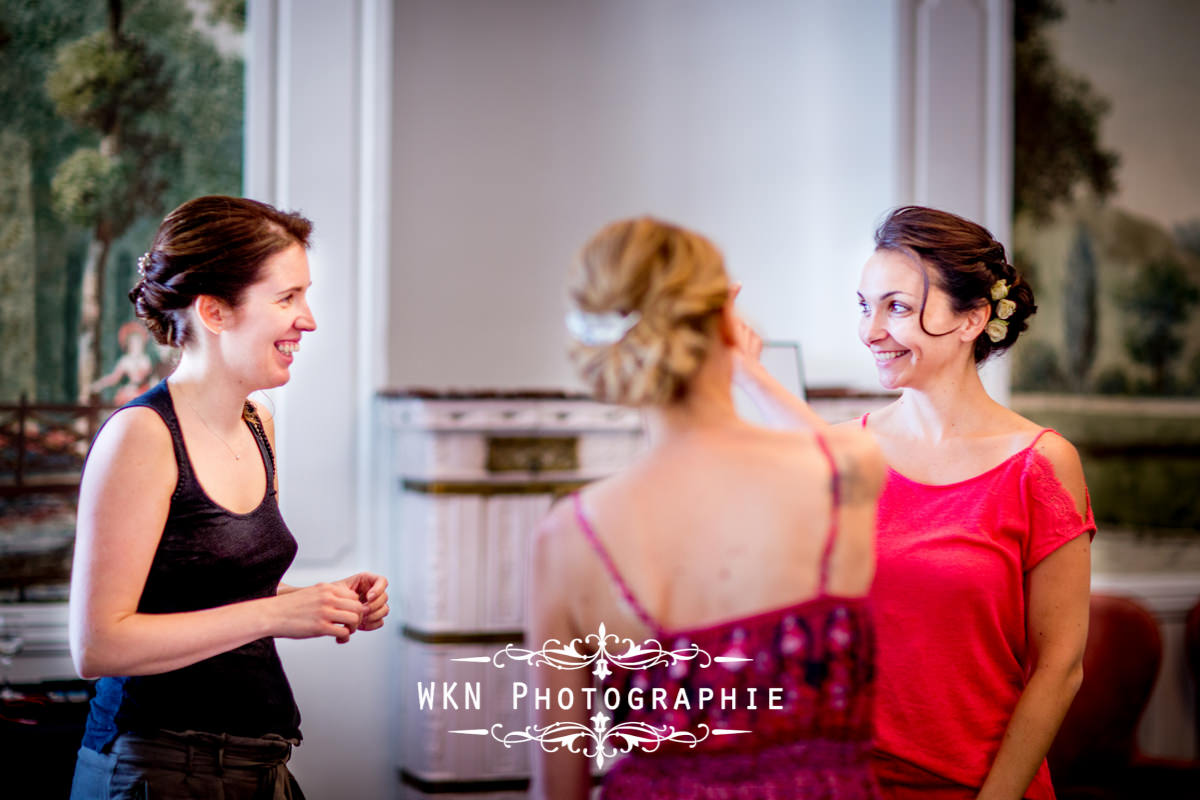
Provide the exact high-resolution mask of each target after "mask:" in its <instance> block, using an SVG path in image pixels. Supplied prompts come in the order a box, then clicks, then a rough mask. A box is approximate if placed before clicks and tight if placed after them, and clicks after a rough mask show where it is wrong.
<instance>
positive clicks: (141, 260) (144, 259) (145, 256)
mask: <svg viewBox="0 0 1200 800" xmlns="http://www.w3.org/2000/svg"><path fill="white" fill-rule="evenodd" d="M148 266H150V252H149V251H147V252H145V253H142V254H141V255H140V256H138V260H137V267H138V275H140V276H142V279H143V280H144V279H145V278H146V267H148Z"/></svg>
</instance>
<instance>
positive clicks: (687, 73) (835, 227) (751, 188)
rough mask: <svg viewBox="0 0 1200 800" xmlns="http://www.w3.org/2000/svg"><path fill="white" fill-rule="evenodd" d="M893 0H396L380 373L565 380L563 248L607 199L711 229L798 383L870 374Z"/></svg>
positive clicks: (891, 199) (450, 381) (893, 183)
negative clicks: (799, 355) (800, 363)
mask: <svg viewBox="0 0 1200 800" xmlns="http://www.w3.org/2000/svg"><path fill="white" fill-rule="evenodd" d="M896 16H897V11H896V6H895V5H894V4H891V3H880V2H878V0H856V1H855V2H838V3H832V2H826V0H811V1H810V2H798V1H797V0H753V1H752V2H738V3H730V2H726V0H654V1H649V2H648V1H647V0H605V2H555V1H554V0H505V2H499V3H496V2H493V3H488V2H478V0H417V1H416V2H405V3H401V4H400V5H399V6H398V7H397V8H396V12H395V17H396V41H395V53H396V80H395V104H394V113H395V122H394V125H395V127H394V132H393V142H394V148H393V171H392V175H393V178H394V185H393V194H392V199H393V203H392V228H391V237H392V238H391V241H392V249H391V254H392V255H391V274H392V277H393V282H392V291H391V304H390V309H391V315H390V326H389V327H390V332H391V333H390V336H389V344H390V353H389V360H388V381H389V382H390V383H391V384H392V385H396V386H411V385H432V386H457V387H462V386H504V387H529V386H539V387H541V386H562V385H573V384H574V379H573V375H572V374H571V371H570V369H569V366H568V364H567V362H566V360H565V358H564V338H563V333H562V313H563V311H564V309H565V294H564V290H563V286H564V277H565V274H566V271H567V268H568V265H569V263H570V261H571V258H572V257H573V255H574V253H575V251H576V250H577V248H578V247H579V246H580V245H581V244H582V243H583V241H584V240H585V239H586V237H587V236H588V235H589V234H591V233H592V232H593V231H594V230H596V229H597V228H599V227H600V225H602V224H603V223H605V222H608V221H609V220H612V219H614V218H617V217H621V216H627V215H633V214H640V213H647V212H648V213H652V214H656V215H660V216H663V217H666V218H669V219H673V220H676V221H678V222H680V223H682V224H684V225H687V226H691V227H694V228H697V229H699V230H700V231H702V232H705V233H707V234H708V235H710V236H711V237H712V238H713V239H715V240H716V242H717V243H718V244H719V245H720V246H721V247H722V248H723V249H724V251H725V254H726V257H727V261H728V264H729V267H730V270H731V271H732V272H733V274H734V275H735V276H736V277H737V278H738V279H740V280H742V281H743V282H744V283H745V285H746V288H745V290H744V291H743V293H742V298H743V303H744V307H745V309H746V312H747V313H748V315H749V316H750V317H751V318H752V319H754V320H755V321H757V322H758V323H759V324H760V325H761V328H762V330H763V332H764V333H765V334H766V336H767V337H768V338H773V339H792V340H795V339H798V340H800V341H801V342H803V343H804V345H805V349H804V359H805V364H806V367H807V371H808V378H809V382H810V384H823V385H829V384H845V383H851V384H855V385H860V386H868V387H870V386H875V380H874V368H873V367H872V366H871V364H870V361H869V359H868V358H867V357H866V355H865V353H864V352H863V348H862V347H861V346H860V345H859V344H858V343H857V339H856V337H855V321H856V320H855V308H856V306H855V301H854V288H855V286H856V285H857V280H858V269H859V267H860V265H861V263H862V261H863V260H864V259H865V257H866V256H867V255H868V254H869V252H870V237H871V234H872V231H873V227H874V225H875V223H876V222H877V220H878V218H879V216H880V215H881V213H882V212H884V211H885V210H886V209H887V208H888V207H889V206H890V205H892V204H894V203H895V202H896V198H897V194H898V190H899V189H898V185H897V177H896V176H897V170H896V163H895V162H896V158H897V149H896V147H895V129H896V114H897V110H896V107H895V102H896V101H895V95H896V91H895V77H894V65H895V63H896V61H897V54H896V49H897V43H896V35H895V23H896Z"/></svg>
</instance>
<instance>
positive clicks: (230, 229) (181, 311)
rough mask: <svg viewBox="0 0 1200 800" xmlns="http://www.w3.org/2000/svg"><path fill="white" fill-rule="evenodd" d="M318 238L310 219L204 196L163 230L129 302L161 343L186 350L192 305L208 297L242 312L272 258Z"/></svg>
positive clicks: (145, 259)
mask: <svg viewBox="0 0 1200 800" xmlns="http://www.w3.org/2000/svg"><path fill="white" fill-rule="evenodd" d="M311 233H312V223H311V222H309V221H308V220H307V219H305V218H304V217H302V216H300V215H299V214H295V213H291V212H286V211H280V210H278V209H276V208H274V207H272V206H269V205H267V204H266V203H260V202H258V201H257V200H248V199H246V198H243V197H224V196H220V195H210V196H207V197H197V198H196V199H195V200H189V201H188V202H186V203H184V204H183V205H181V206H179V208H177V209H175V210H174V211H172V212H171V213H170V214H168V215H167V216H166V218H165V219H164V220H163V221H162V224H161V225H159V226H158V232H157V233H156V234H155V235H154V243H153V244H152V245H151V246H150V250H149V252H147V253H146V255H144V256H142V258H141V259H140V260H139V262H138V263H139V266H138V272H139V276H138V282H137V283H136V284H134V287H133V289H132V290H130V292H129V299H130V300H131V301H132V302H133V307H134V311H135V313H136V314H137V315H138V317H140V318H141V319H142V321H143V322H145V323H146V327H147V328H148V329H149V330H150V333H152V334H153V335H154V338H155V340H156V341H158V343H159V344H164V345H171V346H174V347H182V346H183V345H185V344H187V343H188V342H189V341H190V339H191V331H190V330H188V324H187V320H188V317H187V309H188V307H189V306H191V304H192V301H194V300H195V299H196V298H197V297H199V296H200V295H209V296H211V297H215V298H217V299H219V300H221V301H223V302H225V303H227V304H228V305H229V306H230V307H233V308H236V307H237V306H238V305H239V304H240V303H241V300H242V296H243V294H244V293H245V291H246V289H247V288H248V287H249V286H251V285H252V284H254V283H255V282H256V281H258V280H259V279H260V278H261V277H262V271H263V264H264V263H265V262H266V260H267V259H268V258H270V257H271V256H273V255H275V254H276V253H279V252H281V251H283V250H286V249H287V248H288V247H291V246H292V245H295V244H299V245H301V246H302V247H305V248H307V247H308V237H309V235H310V234H311Z"/></svg>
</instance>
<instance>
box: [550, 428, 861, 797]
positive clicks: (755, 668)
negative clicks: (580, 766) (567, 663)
mask: <svg viewBox="0 0 1200 800" xmlns="http://www.w3.org/2000/svg"><path fill="white" fill-rule="evenodd" d="M818 441H819V443H820V444H821V448H822V451H823V452H824V453H825V455H826V457H827V458H829V460H830V464H831V466H832V464H833V461H832V458H830V456H829V451H828V449H827V448H826V446H825V443H824V442H823V441H821V440H818ZM833 486H834V491H835V494H834V508H835V509H836V508H837V504H838V498H837V495H836V487H837V480H836V473H835V477H834V480H833ZM574 501H575V512H576V517H577V520H578V522H579V525H580V527H581V529H582V530H583V532H584V534H585V536H586V537H587V539H588V541H589V542H590V543H591V544H592V546H593V547H594V548H595V550H596V551H597V553H598V554H599V556H600V558H601V560H602V561H603V562H604V564H605V565H606V567H607V568H608V570H609V572H610V573H611V575H612V577H613V580H614V581H615V582H616V584H617V586H618V587H619V588H620V589H621V591H622V593H623V595H624V596H625V599H626V600H627V601H628V602H629V604H630V606H631V607H632V608H633V609H634V611H635V612H636V613H637V614H638V616H639V617H640V618H641V620H642V621H643V622H644V623H645V624H646V625H647V627H649V629H650V630H652V631H654V638H655V639H656V640H657V641H658V642H659V643H661V645H662V647H663V648H664V649H665V650H671V651H684V650H686V649H688V648H689V647H691V646H692V645H695V646H696V647H698V648H699V649H700V650H701V651H704V653H706V654H708V655H709V656H711V657H712V658H711V659H710V660H709V663H708V664H707V666H705V665H704V661H705V659H703V658H697V659H690V660H679V661H676V662H675V663H673V664H668V665H664V666H656V667H651V668H648V669H625V668H622V667H619V666H617V667H614V668H613V672H612V674H611V676H610V677H609V678H608V679H607V680H606V681H605V682H604V688H605V690H607V688H608V687H615V688H616V689H617V690H618V691H619V692H620V693H621V695H622V697H629V696H631V695H630V690H631V689H640V690H641V691H640V692H639V693H636V694H637V695H638V696H639V697H641V698H644V702H643V703H641V705H642V707H641V708H640V709H633V708H627V709H625V710H623V711H622V712H619V713H618V718H617V720H616V722H617V723H626V722H634V723H644V724H646V725H650V726H654V727H655V728H656V729H658V730H660V731H664V732H668V733H669V732H671V731H672V730H674V731H677V732H678V731H685V732H690V733H694V734H698V736H697V738H700V741H699V742H697V743H695V744H694V745H690V742H688V741H665V742H663V743H662V744H660V745H659V746H658V747H657V748H656V749H654V748H652V746H649V747H647V746H642V747H634V748H633V749H632V750H631V752H630V753H629V755H627V756H625V757H624V758H622V759H621V760H620V761H619V762H618V763H617V764H616V765H615V766H614V767H613V768H612V769H611V770H610V771H609V772H608V774H607V775H606V776H605V779H604V786H603V792H602V796H603V797H604V798H607V799H608V800H616V798H639V800H643V799H644V800H668V799H670V800H775V799H776V798H779V799H780V800H782V798H795V799H797V800H799V799H803V800H877V798H879V796H880V795H879V789H878V787H877V786H876V783H875V779H874V777H873V776H872V774H871V771H870V769H869V767H868V763H869V755H870V752H871V744H872V708H873V694H874V688H873V687H874V679H875V674H874V673H875V659H874V647H875V639H874V629H873V627H872V622H871V614H870V610H869V607H868V601H867V600H866V599H865V598H861V597H840V596H835V595H831V594H828V593H827V592H826V590H825V586H826V578H827V573H828V562H829V557H830V554H831V552H832V550H833V543H834V540H835V539H836V536H837V529H836V515H835V516H834V518H833V519H834V521H833V522H832V523H831V526H830V531H829V534H828V537H827V540H826V544H825V552H824V555H823V557H822V562H821V571H820V591H819V594H818V595H817V596H816V597H814V598H811V599H809V600H805V601H803V602H799V603H794V604H792V605H789V606H786V607H784V608H776V609H771V610H767V611H763V612H761V613H758V614H754V615H752V616H748V617H742V618H739V619H733V620H728V621H724V622H719V623H717V624H714V625H709V626H705V627H700V628H692V629H688V630H675V631H668V630H664V629H663V628H662V626H660V625H659V624H658V623H657V622H655V620H654V619H653V617H651V616H650V615H649V614H648V613H647V612H646V610H645V608H644V607H643V606H642V605H641V604H640V603H639V602H638V600H637V598H636V597H634V596H633V593H632V592H631V591H630V589H629V587H628V585H627V584H626V583H625V580H624V579H623V578H622V577H621V575H620V573H619V572H618V571H617V569H616V566H615V564H614V563H613V561H612V559H611V558H610V557H609V555H608V552H607V551H606V550H605V548H604V545H603V544H602V543H601V542H600V540H599V538H598V537H597V536H596V533H595V531H594V529H593V528H592V526H591V525H590V524H589V522H588V521H587V519H586V517H585V516H584V513H583V509H582V506H581V505H580V503H579V499H578V496H576V497H575V498H574ZM718 657H724V658H734V659H739V660H733V661H720V660H717V659H718ZM660 689H661V690H665V695H659V696H660V697H665V698H668V699H669V702H667V703H665V706H666V707H665V708H663V707H652V705H653V704H652V702H651V698H652V697H653V696H654V695H653V693H654V692H655V690H660ZM751 689H754V690H755V691H754V693H753V697H754V700H753V701H749V700H748V698H749V697H751V693H750V691H749V690H751ZM681 692H682V693H683V695H684V697H686V700H685V701H684V702H683V703H680V702H679V700H680V693H681ZM723 692H724V693H725V694H724V695H723V694H722V693H723ZM710 693H711V694H710ZM731 693H732V694H731ZM729 696H732V697H734V698H736V701H735V702H733V703H722V702H721V699H722V698H723V697H729ZM704 697H711V698H713V699H712V700H709V702H707V703H706V704H702V703H701V702H700V700H701V698H704ZM701 705H703V707H701ZM734 706H736V707H734ZM751 706H754V707H751ZM714 731H740V732H739V733H730V734H715V733H713V732H714ZM684 738H687V737H684Z"/></svg>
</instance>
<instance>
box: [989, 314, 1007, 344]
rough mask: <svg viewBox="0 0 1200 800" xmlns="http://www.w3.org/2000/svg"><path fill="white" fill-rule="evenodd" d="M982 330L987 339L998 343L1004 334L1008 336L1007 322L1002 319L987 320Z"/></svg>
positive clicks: (1002, 339)
mask: <svg viewBox="0 0 1200 800" xmlns="http://www.w3.org/2000/svg"><path fill="white" fill-rule="evenodd" d="M983 330H984V332H985V333H986V334H987V335H988V338H989V339H991V340H992V341H993V342H995V343H997V344H999V343H1000V342H1002V341H1004V337H1005V336H1008V323H1007V322H1005V321H1004V320H1002V319H993V320H991V321H990V322H988V324H987V327H986V328H984V329H983Z"/></svg>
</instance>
